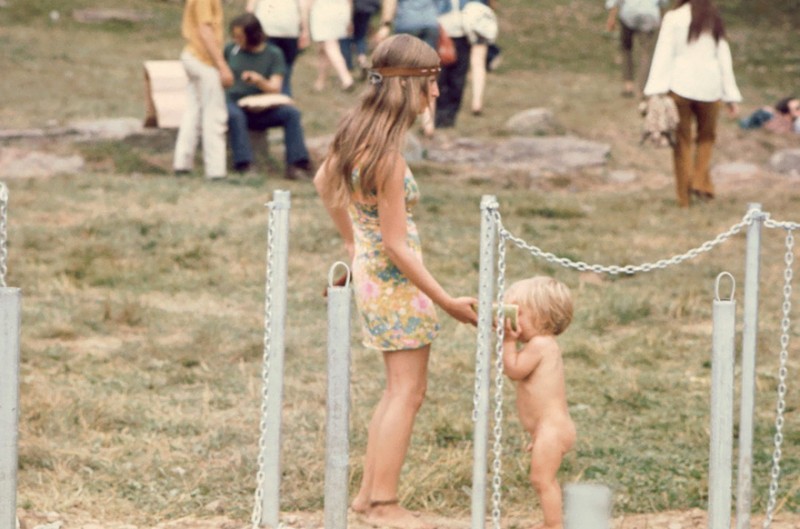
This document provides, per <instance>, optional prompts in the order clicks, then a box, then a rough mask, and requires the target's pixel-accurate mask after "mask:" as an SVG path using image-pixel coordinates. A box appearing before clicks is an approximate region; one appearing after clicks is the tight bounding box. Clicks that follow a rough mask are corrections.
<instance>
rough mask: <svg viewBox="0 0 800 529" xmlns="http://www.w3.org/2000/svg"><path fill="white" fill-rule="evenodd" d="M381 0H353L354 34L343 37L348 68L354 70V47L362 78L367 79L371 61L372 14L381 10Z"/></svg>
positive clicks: (343, 49) (343, 47)
mask: <svg viewBox="0 0 800 529" xmlns="http://www.w3.org/2000/svg"><path fill="white" fill-rule="evenodd" d="M380 9H381V0H353V35H352V36H351V37H349V38H344V39H342V40H341V41H340V42H341V45H342V55H343V56H344V61H345V63H347V68H348V69H350V70H352V69H353V67H354V64H353V47H355V51H356V64H357V65H358V67H359V68H360V69H361V74H362V80H363V79H366V75H367V69H368V67H369V61H368V60H367V34H368V33H369V22H370V20H372V16H373V15H374V14H375V13H377V12H378V11H380Z"/></svg>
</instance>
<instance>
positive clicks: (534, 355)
mask: <svg viewBox="0 0 800 529" xmlns="http://www.w3.org/2000/svg"><path fill="white" fill-rule="evenodd" d="M519 334H520V331H519V330H517V331H514V330H513V329H511V326H510V325H507V326H506V331H505V336H504V338H503V372H504V373H505V374H506V376H507V377H508V378H510V379H511V380H523V379H525V378H527V377H528V376H529V375H530V374H531V373H533V372H534V371H535V370H536V367H537V366H538V365H539V362H541V360H542V355H541V353H540V352H539V351H538V350H537V348H536V347H535V346H534V345H533V341H534V340H531V341H530V342H528V343H526V344H525V345H524V346H522V348H521V349H517V339H518V338H519Z"/></svg>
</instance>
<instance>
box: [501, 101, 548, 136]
mask: <svg viewBox="0 0 800 529" xmlns="http://www.w3.org/2000/svg"><path fill="white" fill-rule="evenodd" d="M560 128H561V127H560V126H559V125H558V123H557V122H556V120H555V117H554V116H553V113H552V112H551V111H550V110H548V109H546V108H531V109H528V110H525V111H523V112H520V113H518V114H515V115H513V116H511V117H510V118H509V119H508V121H506V124H505V126H504V129H505V130H506V131H507V132H510V133H512V134H519V135H523V136H527V135H533V136H544V135H547V134H554V133H558V132H559V131H560Z"/></svg>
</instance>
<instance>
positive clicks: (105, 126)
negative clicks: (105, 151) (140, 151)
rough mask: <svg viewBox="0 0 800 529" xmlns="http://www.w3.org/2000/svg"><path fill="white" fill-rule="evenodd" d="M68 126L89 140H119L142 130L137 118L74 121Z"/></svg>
mask: <svg viewBox="0 0 800 529" xmlns="http://www.w3.org/2000/svg"><path fill="white" fill-rule="evenodd" d="M69 128H70V130H72V131H74V132H75V133H77V134H79V135H81V136H84V137H85V138H86V139H90V140H93V139H108V140H121V139H124V138H127V137H128V136H131V135H133V134H139V133H141V132H142V131H143V130H144V126H143V124H142V120H141V119H137V118H115V119H98V120H87V121H74V122H72V123H70V124H69Z"/></svg>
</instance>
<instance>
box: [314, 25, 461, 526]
mask: <svg viewBox="0 0 800 529" xmlns="http://www.w3.org/2000/svg"><path fill="white" fill-rule="evenodd" d="M438 72H439V56H438V54H437V53H436V51H435V50H434V49H433V48H431V47H430V46H428V45H427V44H425V43H424V42H423V41H421V40H420V39H418V38H416V37H413V36H411V35H395V36H392V37H389V38H388V39H386V40H384V41H383V42H382V43H381V44H380V45H378V47H377V48H376V49H375V52H374V53H373V55H372V69H371V71H370V73H369V76H370V85H369V86H368V88H367V89H366V91H365V93H364V94H363V95H362V97H361V100H360V102H359V104H358V106H357V107H356V108H355V109H353V110H352V111H351V112H350V113H349V114H348V115H347V116H346V117H345V118H344V119H343V121H342V123H341V124H340V126H339V129H338V131H337V132H336V136H335V137H334V140H333V143H332V144H331V147H330V150H329V152H328V156H327V158H326V160H325V161H324V162H323V164H322V166H321V167H320V169H319V171H318V172H317V175H316V177H315V179H314V183H315V185H316V188H317V191H318V192H319V194H320V196H321V197H322V201H323V203H324V204H325V207H326V209H327V210H328V213H329V214H330V216H331V218H332V219H333V222H334V224H335V225H336V228H337V229H338V231H339V233H340V234H341V236H342V239H343V240H344V243H345V248H346V250H347V252H348V255H349V257H350V259H351V260H352V269H353V286H354V291H355V297H356V304H357V306H358V310H359V313H360V316H361V322H362V326H363V331H364V334H363V336H364V339H363V342H364V345H365V346H366V347H368V348H370V349H375V350H379V351H382V353H383V362H384V368H385V372H386V389H385V390H384V392H383V395H382V396H381V399H380V402H379V403H378V406H377V407H376V409H375V412H374V414H373V416H372V420H371V421H370V424H369V429H368V436H367V451H366V457H365V462H364V471H363V477H362V481H361V488H360V489H359V491H358V493H357V495H356V497H355V499H354V500H353V502H352V504H351V506H352V508H353V510H354V511H356V512H358V513H361V514H363V516H364V518H365V520H366V521H367V522H369V523H372V524H374V525H377V526H380V527H400V528H412V529H422V528H426V527H428V525H427V524H425V523H424V521H423V520H422V519H421V518H420V517H418V516H415V515H414V514H413V513H412V512H410V511H408V510H407V509H405V508H404V507H402V506H400V505H399V503H398V485H399V480H400V471H401V469H402V467H403V462H404V461H405V456H406V452H407V451H408V446H409V443H410V440H411V432H412V429H413V426H414V419H415V418H416V415H417V411H418V410H419V408H420V406H421V405H422V401H423V399H424V396H425V391H426V387H427V378H428V357H429V355H430V348H431V343H432V342H433V340H434V338H435V337H436V335H437V334H438V332H439V323H438V320H437V315H436V309H435V305H438V306H439V307H441V308H442V309H443V310H444V311H445V312H447V313H448V314H449V315H450V316H452V317H453V318H455V319H456V320H458V321H460V322H464V323H472V324H473V325H474V324H475V323H476V322H477V314H475V312H474V311H473V309H472V308H471V305H472V304H473V303H476V300H475V299H474V298H472V297H458V298H454V297H452V296H450V295H449V294H448V293H447V292H446V291H445V289H444V288H443V287H442V286H441V285H440V284H439V282H438V281H437V280H436V279H435V278H434V277H433V275H431V273H430V272H429V271H428V269H427V268H426V267H425V265H424V264H423V262H422V254H421V246H420V239H419V235H418V232H417V228H416V225H415V223H414V220H413V218H412V215H411V209H410V208H411V206H413V205H414V204H416V203H417V201H418V200H419V197H420V193H419V188H418V187H417V183H416V181H415V180H414V176H413V175H412V174H411V171H410V170H409V168H408V166H407V165H406V162H405V160H404V159H403V157H402V155H401V151H402V146H403V142H404V141H405V136H406V133H407V132H408V129H409V127H411V126H412V125H413V123H414V120H415V119H416V118H417V116H418V115H419V114H421V113H422V112H424V111H425V109H426V108H429V107H430V105H431V103H432V102H433V100H434V99H435V98H436V97H437V96H438V94H439V88H438V86H437V84H436V75H437V73H438Z"/></svg>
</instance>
